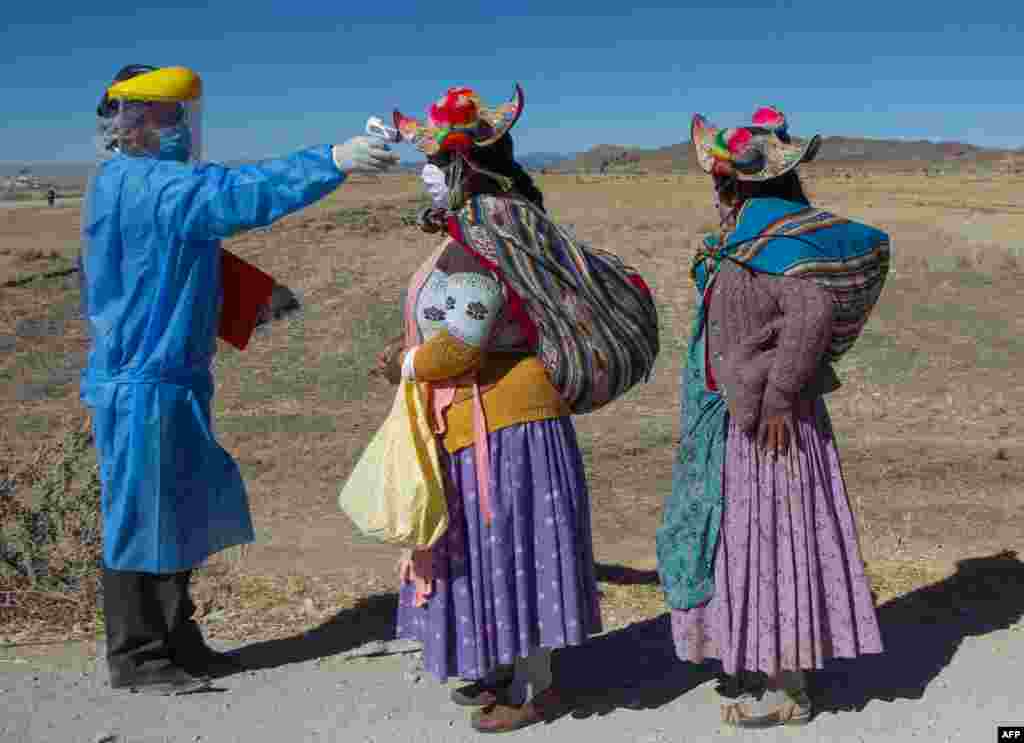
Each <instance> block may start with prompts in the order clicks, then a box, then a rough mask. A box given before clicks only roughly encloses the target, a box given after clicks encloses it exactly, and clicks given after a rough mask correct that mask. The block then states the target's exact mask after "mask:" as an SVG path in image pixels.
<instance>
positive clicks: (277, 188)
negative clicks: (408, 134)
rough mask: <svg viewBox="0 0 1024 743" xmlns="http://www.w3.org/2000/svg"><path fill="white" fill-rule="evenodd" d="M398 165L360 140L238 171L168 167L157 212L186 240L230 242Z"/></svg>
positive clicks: (212, 166) (390, 155) (381, 150)
mask: <svg viewBox="0 0 1024 743" xmlns="http://www.w3.org/2000/svg"><path fill="white" fill-rule="evenodd" d="M397 161H398V158H397V156H396V155H395V154H394V153H392V152H390V151H388V150H386V148H384V147H383V146H382V145H377V144H376V143H373V142H370V141H369V140H367V139H366V138H365V137H356V138H354V139H352V140H349V141H348V142H346V143H345V144H343V145H335V146H333V147H332V146H330V145H322V146H320V147H312V148H309V149H305V150H300V151H299V152H296V153H294V154H292V155H288V156H287V157H283V158H277V159H272V160H264V161H262V162H258V163H253V164H251V165H242V166H239V167H235V168H228V167H225V166H223V165H217V164H207V165H200V166H198V167H194V168H187V167H186V168H181V167H180V166H175V165H173V164H167V165H165V166H163V167H162V168H161V169H160V170H162V171H163V172H162V173H160V174H159V177H163V178H165V179H166V182H165V183H164V184H161V191H162V193H161V198H160V206H159V213H160V215H161V217H162V218H163V219H165V220H166V222H167V224H165V225H164V226H165V228H166V229H167V230H168V231H169V232H176V233H177V234H179V235H180V236H181V237H182V238H183V239H186V240H214V239H218V238H226V237H230V236H231V235H234V234H236V233H238V232H241V231H242V230H247V229H253V228H255V227H266V226H267V225H269V224H272V223H273V222H276V221H277V220H278V219H281V217H285V216H287V215H289V214H291V213H293V212H296V211H298V210H299V209H302V208H303V207H306V206H309V205H310V204H313V203H316V202H317V201H319V200H320V199H322V198H323V197H324V196H327V195H328V194H329V193H331V192H332V191H333V190H334V189H336V188H337V187H338V186H340V185H341V184H342V183H343V182H344V181H345V178H346V177H347V175H348V173H350V172H380V171H382V170H385V169H387V168H389V167H391V166H392V165H394V164H396V163H397ZM154 175H157V174H154Z"/></svg>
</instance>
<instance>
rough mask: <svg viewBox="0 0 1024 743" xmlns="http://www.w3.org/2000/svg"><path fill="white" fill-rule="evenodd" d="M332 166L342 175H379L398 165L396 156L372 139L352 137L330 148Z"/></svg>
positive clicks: (388, 148) (379, 142) (377, 140)
mask: <svg viewBox="0 0 1024 743" xmlns="http://www.w3.org/2000/svg"><path fill="white" fill-rule="evenodd" d="M331 154H332V155H333V156H334V164H335V165H337V166H338V170H340V171H341V172H342V173H380V172H381V171H384V170H387V169H388V168H390V167H393V166H395V165H397V164H398V155H397V154H395V153H394V152H392V151H391V148H390V147H388V146H387V144H385V143H384V142H381V141H380V140H379V139H375V138H373V137H363V136H359V137H352V139H350V140H348V141H347V142H345V144H336V145H334V147H332V148H331Z"/></svg>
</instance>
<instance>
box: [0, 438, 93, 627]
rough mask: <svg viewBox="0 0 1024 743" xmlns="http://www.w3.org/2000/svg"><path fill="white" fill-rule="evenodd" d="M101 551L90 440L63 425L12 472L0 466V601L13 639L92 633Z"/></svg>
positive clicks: (6, 624)
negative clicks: (30, 459) (59, 433)
mask: <svg viewBox="0 0 1024 743" xmlns="http://www.w3.org/2000/svg"><path fill="white" fill-rule="evenodd" d="M101 549H102V526H101V516H100V480H99V472H98V468H97V464H96V458H95V455H94V451H93V447H92V437H91V435H90V434H89V432H88V430H87V429H86V428H85V427H84V426H82V425H81V424H77V425H76V424H74V423H70V424H69V423H65V432H64V435H63V437H61V438H60V439H59V440H58V441H55V442H50V443H48V444H46V445H44V446H42V447H41V448H40V450H39V453H38V455H37V457H36V458H35V460H34V461H33V462H31V463H29V464H28V465H26V466H25V467H23V468H22V469H21V470H19V471H11V470H10V466H9V465H5V464H0V594H2V596H3V602H2V606H3V608H2V609H0V612H2V619H3V622H2V623H0V626H3V627H4V629H5V631H6V632H9V633H11V634H12V635H14V636H18V635H21V634H26V633H27V634H31V635H32V636H34V637H38V636H40V635H51V634H57V635H60V636H64V637H67V636H68V635H69V634H71V635H74V634H78V633H82V632H91V631H92V630H93V629H94V625H95V622H96V606H97V594H98V575H99V567H100V555H101Z"/></svg>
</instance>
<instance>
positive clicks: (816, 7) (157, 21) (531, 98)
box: [0, 0, 1024, 161]
mask: <svg viewBox="0 0 1024 743" xmlns="http://www.w3.org/2000/svg"><path fill="white" fill-rule="evenodd" d="M4 5H5V7H4V11H3V20H4V26H3V27H0V80H2V81H3V83H2V95H0V121H4V122H5V126H4V127H3V133H4V136H2V137H0V161H15V160H16V161H87V160H90V159H92V157H93V144H92V134H93V131H94V128H95V117H94V109H95V104H96V101H97V99H98V98H99V96H100V94H101V92H102V90H103V88H104V87H105V86H106V85H107V84H108V83H109V80H110V78H111V77H112V76H113V74H114V73H115V72H116V70H117V69H118V68H119V67H120V66H122V65H123V64H128V63H132V62H138V63H149V64H155V65H175V64H183V65H186V66H189V67H192V68H193V69H195V70H197V71H198V72H199V73H200V74H201V75H202V77H203V81H204V85H205V93H206V98H205V106H206V108H205V114H204V116H205V118H204V125H205V128H206V131H205V140H206V150H207V155H208V156H209V157H211V158H214V159H218V160H229V159H235V158H247V159H248V158H260V157H267V156H272V155H276V154H284V153H287V152H289V151H291V150H293V149H297V148H300V147H303V146H307V145H313V144H320V143H331V142H338V141H343V140H344V139H347V138H348V137H349V136H352V135H354V134H357V133H361V132H362V128H363V125H364V123H365V121H366V117H367V116H368V115H371V114H377V115H384V116H389V114H390V111H391V110H392V108H394V107H395V106H398V107H400V108H402V109H403V110H404V111H405V112H406V113H410V114H421V113H422V112H423V111H424V110H425V108H426V106H427V105H428V104H429V103H430V102H431V101H432V100H433V99H435V98H436V97H438V96H439V95H440V94H441V93H442V92H443V91H444V90H445V89H446V88H447V87H449V86H450V85H454V84H468V85H470V86H472V87H474V88H476V89H477V90H478V91H479V92H480V93H481V94H482V95H483V97H484V98H485V99H489V100H492V101H494V102H500V101H501V100H504V99H506V98H507V97H508V96H509V95H510V94H511V91H512V85H513V82H514V81H517V80H518V81H519V82H520V83H521V84H522V85H523V87H524V89H525V91H526V100H527V106H526V111H525V113H524V115H523V118H522V119H521V120H520V122H519V124H518V125H517V127H516V130H515V137H516V149H517V151H518V152H522V153H527V152H539V151H559V152H575V151H580V150H584V149H587V148H589V147H591V146H592V145H595V144H601V143H615V144H627V145H637V146H643V147H656V146H661V145H667V144H673V143H676V142H681V141H685V140H686V139H688V136H689V119H690V116H691V115H692V113H694V112H695V111H699V112H701V113H704V114H706V115H709V116H710V117H711V119H712V120H713V121H715V122H719V123H723V124H730V123H743V122H745V121H746V120H747V118H748V117H749V115H750V112H751V111H752V110H753V109H754V107H755V106H756V105H758V104H761V103H771V104H774V105H777V106H779V107H781V108H782V109H783V110H784V111H785V112H786V113H787V114H788V116H789V118H790V122H791V129H792V131H794V132H795V133H796V134H797V135H802V134H810V133H814V132H820V133H823V134H826V135H829V134H844V135H850V136H868V137H902V138H911V139H933V140H960V141H968V142H971V143H974V144H979V145H985V146H1001V147H1002V146H1009V147H1020V146H1024V96H1022V95H1021V91H1022V89H1024V44H1022V43H1021V41H1022V36H1021V32H1022V31H1024V10H1022V6H1021V4H1020V3H1017V2H1002V1H986V2H975V3H947V2H943V1H942V0H932V2H927V3H926V2H917V1H907V0H902V1H901V0H888V1H887V2H876V1H875V0H857V1H856V2H842V3H839V2H827V1H825V0H822V1H821V2H805V1H804V0H794V1H792V2H781V3H770V2H760V3H754V2H748V3H737V2H732V3H730V2H727V1H723V2H720V3H717V4H711V3H702V4H700V6H692V5H691V6H689V7H688V8H686V9H680V8H678V7H673V5H678V4H672V5H669V4H665V5H661V6H658V5H647V4H645V5H643V6H642V7H634V8H628V7H621V8H620V9H616V10H608V11H599V10H596V8H600V7H602V6H601V4H600V3H599V2H596V1H593V0H592V1H591V2H575V1H567V0H562V1H551V0H548V2H514V1H513V2H507V3H492V4H489V5H487V6H486V7H485V6H483V5H481V4H471V3H462V2H454V1H452V0H449V2H443V3H438V2H431V3H411V2H399V1H396V0H392V2H361V3H352V2H338V0H332V1H331V2H327V1H326V0H290V1H288V2H285V1H282V0H246V2H245V3H244V4H243V3H241V2H222V3H212V4H210V6H212V7H207V3H205V2H204V3H199V2H195V1H194V0H185V2H179V3H177V5H176V7H173V8H172V7H163V6H161V5H157V4H153V3H146V2H132V3H127V2H122V1H121V0H105V2H103V3H101V4H97V5H96V6H94V7H93V8H89V7H88V6H90V5H93V4H92V3H79V2H69V1H68V0H54V1H51V2H6V3H4ZM619 5H621V4H619ZM604 7H612V6H611V5H608V6H604ZM616 7H617V8H618V7H619V6H616ZM495 13H497V15H495ZM401 152H402V155H403V157H405V158H407V159H416V158H415V153H414V151H413V150H412V149H411V148H409V147H402V148H401Z"/></svg>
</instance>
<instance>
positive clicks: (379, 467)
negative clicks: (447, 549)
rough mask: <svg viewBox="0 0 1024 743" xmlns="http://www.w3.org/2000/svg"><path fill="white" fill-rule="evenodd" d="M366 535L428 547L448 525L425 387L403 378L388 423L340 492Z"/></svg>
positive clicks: (340, 501)
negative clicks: (422, 388)
mask: <svg viewBox="0 0 1024 743" xmlns="http://www.w3.org/2000/svg"><path fill="white" fill-rule="evenodd" d="M338 505H339V506H340V507H341V510H342V511H344V512H345V513H346V515H348V517H349V518H350V519H352V521H353V522H354V523H355V525H356V527H357V528H358V529H359V531H361V532H362V533H363V534H365V535H366V536H368V537H371V538H373V539H379V540H381V541H383V542H389V543H391V544H399V545H403V546H406V547H413V548H420V549H425V548H428V547H432V546H433V545H434V543H435V542H436V541H437V540H438V539H439V538H440V537H441V535H442V534H444V532H445V530H446V529H447V528H448V503H447V500H446V499H445V494H444V480H443V477H442V475H441V465H440V461H439V458H438V452H437V439H436V438H435V437H434V433H433V431H432V430H431V428H430V421H429V419H428V417H427V408H426V402H425V400H424V394H423V391H422V390H421V389H420V387H419V385H418V384H416V383H415V382H409V381H407V380H402V383H401V384H400V385H399V387H398V394H397V395H395V402H394V405H392V407H391V413H390V414H388V417H387V419H386V420H385V421H384V424H383V425H382V426H381V427H380V429H379V430H378V431H377V433H375V434H374V436H373V438H372V439H371V440H370V443H369V445H368V446H367V447H366V450H365V451H364V452H363V455H362V456H361V457H360V459H359V461H358V462H356V466H355V468H354V469H353V470H352V474H351V475H349V478H348V480H347V481H346V482H345V485H344V486H343V487H342V489H341V493H340V494H339V495H338Z"/></svg>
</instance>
